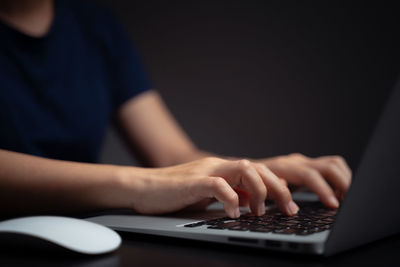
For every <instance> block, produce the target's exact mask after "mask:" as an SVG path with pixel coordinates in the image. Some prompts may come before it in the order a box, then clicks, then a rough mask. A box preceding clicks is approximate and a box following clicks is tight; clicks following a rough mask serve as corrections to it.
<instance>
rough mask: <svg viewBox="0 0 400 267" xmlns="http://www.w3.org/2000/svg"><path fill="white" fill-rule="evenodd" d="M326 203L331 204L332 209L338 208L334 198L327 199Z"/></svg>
mask: <svg viewBox="0 0 400 267" xmlns="http://www.w3.org/2000/svg"><path fill="white" fill-rule="evenodd" d="M328 201H329V203H330V204H331V206H332V207H334V208H339V201H338V200H337V198H336V197H334V196H331V197H329V199H328Z"/></svg>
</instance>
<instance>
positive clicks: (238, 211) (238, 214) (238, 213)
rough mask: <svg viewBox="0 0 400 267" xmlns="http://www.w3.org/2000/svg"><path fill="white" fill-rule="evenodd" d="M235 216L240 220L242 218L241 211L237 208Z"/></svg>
mask: <svg viewBox="0 0 400 267" xmlns="http://www.w3.org/2000/svg"><path fill="white" fill-rule="evenodd" d="M234 214H235V218H239V217H240V210H239V208H236V210H235V212H234Z"/></svg>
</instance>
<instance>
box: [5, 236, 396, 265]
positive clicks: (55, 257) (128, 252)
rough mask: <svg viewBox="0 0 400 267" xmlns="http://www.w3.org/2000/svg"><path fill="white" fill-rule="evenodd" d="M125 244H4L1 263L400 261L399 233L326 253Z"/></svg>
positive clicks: (148, 240)
mask: <svg viewBox="0 0 400 267" xmlns="http://www.w3.org/2000/svg"><path fill="white" fill-rule="evenodd" d="M122 238H123V240H124V241H123V243H122V246H121V247H120V248H119V249H118V250H117V251H116V252H113V253H110V254H107V255H101V256H82V255H78V254H75V253H71V252H67V251H64V250H61V251H49V250H45V249H43V248H36V249H34V248H27V247H17V248H10V247H7V246H4V245H1V246H0V265H1V266H78V267H79V266H85V267H91V266H96V267H102V266H190V267H195V266H206V267H211V266H278V267H279V266H299V265H300V266H347V265H353V264H354V266H356V264H357V266H359V264H362V265H363V266H385V267H386V266H400V261H399V253H400V235H395V236H392V237H389V238H386V239H384V240H381V241H377V242H374V243H372V244H369V245H365V246H363V247H360V248H357V249H354V250H351V251H348V252H345V253H342V254H339V255H335V256H332V257H328V258H324V257H319V256H305V255H294V254H288V253H278V252H273V251H266V250H260V249H250V248H242V247H237V246H231V245H224V244H212V243H206V242H199V241H190V240H182V239H175V238H168V237H156V236H150V235H143V234H131V233H122Z"/></svg>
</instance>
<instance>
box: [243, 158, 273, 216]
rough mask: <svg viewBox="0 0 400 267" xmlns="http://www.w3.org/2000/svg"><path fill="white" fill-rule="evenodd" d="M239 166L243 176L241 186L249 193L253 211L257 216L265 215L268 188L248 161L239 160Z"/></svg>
mask: <svg viewBox="0 0 400 267" xmlns="http://www.w3.org/2000/svg"><path fill="white" fill-rule="evenodd" d="M237 166H238V168H239V171H240V174H241V176H240V184H239V186H241V187H243V188H244V189H245V190H246V191H247V192H248V193H249V196H250V209H251V211H252V212H253V213H254V214H256V215H257V216H260V215H263V214H264V213H265V199H266V198H267V188H266V186H265V184H264V182H263V180H262V178H261V176H260V175H259V174H258V172H257V170H256V169H255V168H254V166H253V164H252V163H251V162H250V161H248V160H239V161H238V162H237Z"/></svg>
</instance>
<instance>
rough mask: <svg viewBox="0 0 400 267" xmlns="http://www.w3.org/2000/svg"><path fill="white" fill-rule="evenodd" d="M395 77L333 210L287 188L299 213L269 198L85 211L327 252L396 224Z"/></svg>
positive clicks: (204, 236)
mask: <svg viewBox="0 0 400 267" xmlns="http://www.w3.org/2000/svg"><path fill="white" fill-rule="evenodd" d="M399 188H400V82H399V81H397V83H396V85H395V86H394V88H393V90H392V92H391V94H390V96H389V98H388V100H387V103H386V105H385V107H384V109H383V111H382V113H381V115H380V119H379V120H378V122H377V125H376V127H375V129H374V132H373V133H372V135H371V138H370V140H369V143H368V145H367V146H366V148H365V151H364V154H363V156H362V158H361V162H360V164H359V166H358V169H357V170H356V172H355V175H354V177H353V182H352V184H351V186H350V189H349V191H348V193H347V195H346V197H345V199H344V201H343V202H342V204H341V206H340V208H339V209H338V210H329V209H327V208H325V207H324V206H323V205H322V204H321V203H319V202H318V201H316V200H317V198H316V197H315V195H312V194H307V193H299V194H295V195H294V197H293V198H294V199H295V201H296V202H297V203H298V205H299V206H300V211H299V214H298V215H296V216H294V217H286V216H284V215H283V214H281V213H280V212H279V210H277V208H276V207H274V205H268V206H267V211H266V214H265V215H263V216H260V217H257V216H253V215H252V214H251V213H249V211H248V210H247V209H243V208H242V209H241V216H240V218H238V219H230V218H228V217H226V215H225V213H224V211H223V208H222V205H221V204H219V203H216V204H214V205H211V206H210V207H209V208H208V209H207V210H206V211H203V212H190V211H182V212H178V213H174V214H169V215H165V216H144V215H140V214H135V213H133V212H131V213H129V214H123V213H121V214H105V215H100V216H94V217H89V218H86V219H87V220H89V221H92V222H96V223H99V224H102V225H105V226H108V227H110V228H112V229H114V230H117V231H123V232H134V233H142V234H150V235H159V236H169V237H175V238H185V239H192V240H202V241H207V242H217V243H226V244H232V245H240V246H246V247H254V248H261V249H269V250H279V251H285V252H293V253H304V254H318V255H326V256H329V255H333V254H336V253H339V252H342V251H345V250H348V249H351V248H354V247H357V246H360V245H363V244H367V243H370V242H372V241H375V240H378V239H381V238H384V237H387V236H390V235H393V234H396V233H398V232H399V231H400V212H399V211H400V207H399V205H400V191H399Z"/></svg>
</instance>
